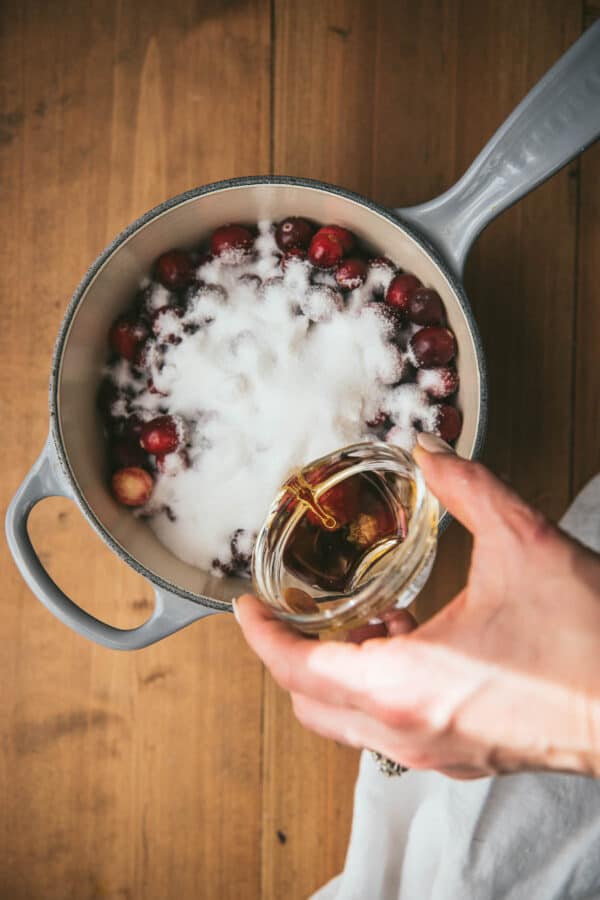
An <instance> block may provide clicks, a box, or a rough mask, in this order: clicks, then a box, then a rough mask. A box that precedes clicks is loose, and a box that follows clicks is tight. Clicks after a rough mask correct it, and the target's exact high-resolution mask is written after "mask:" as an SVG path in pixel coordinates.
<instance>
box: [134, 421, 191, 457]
mask: <svg viewBox="0 0 600 900" xmlns="http://www.w3.org/2000/svg"><path fill="white" fill-rule="evenodd" d="M180 442H181V426H180V425H179V423H178V422H177V421H176V419H174V418H173V416H157V418H156V419H152V420H151V421H150V422H145V423H144V425H143V426H142V433H141V435H140V444H141V445H142V447H143V448H144V450H146V451H147V452H148V453H154V454H155V455H156V456H164V454H165V453H172V452H173V451H174V450H177V449H178V447H179V445H180Z"/></svg>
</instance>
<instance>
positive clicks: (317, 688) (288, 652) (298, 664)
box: [235, 594, 367, 706]
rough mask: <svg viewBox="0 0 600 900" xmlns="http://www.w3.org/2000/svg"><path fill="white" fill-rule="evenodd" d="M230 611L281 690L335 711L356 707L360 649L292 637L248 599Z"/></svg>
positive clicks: (362, 684) (360, 692) (361, 685)
mask: <svg viewBox="0 0 600 900" xmlns="http://www.w3.org/2000/svg"><path fill="white" fill-rule="evenodd" d="M235 607H236V618H237V620H238V622H239V623H240V626H241V629H242V631H243V633H244V636H245V638H246V640H247V641H248V643H249V644H250V646H251V647H252V649H253V650H254V651H255V653H257V654H258V656H260V658H261V659H262V661H263V662H264V663H265V665H266V666H267V667H268V669H269V670H270V671H271V674H272V675H273V677H274V678H275V680H276V681H277V682H278V684H280V685H281V687H283V688H285V690H287V691H290V692H298V693H302V694H306V695H307V696H311V697H315V698H318V699H322V700H327V702H328V703H331V704H334V705H338V706H342V705H348V706H354V705H356V704H357V703H358V699H359V698H361V697H362V695H363V693H364V689H365V683H366V681H367V680H366V678H365V671H364V669H365V665H364V657H363V656H361V648H360V646H357V645H355V644H352V643H350V644H345V643H338V642H337V641H328V642H323V643H321V642H319V641H315V640H311V639H310V638H307V637H303V636H302V635H299V634H296V633H295V632H293V631H291V630H290V629H289V628H287V626H286V625H284V624H283V623H282V622H280V621H279V620H278V619H275V618H274V617H273V614H272V613H271V611H270V610H268V609H267V608H266V607H265V606H264V605H263V604H262V603H261V602H260V601H259V600H257V599H256V597H252V596H250V595H249V594H245V595H244V596H243V597H240V598H239V600H237V601H236V603H235Z"/></svg>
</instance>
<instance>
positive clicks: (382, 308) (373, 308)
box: [360, 300, 403, 341]
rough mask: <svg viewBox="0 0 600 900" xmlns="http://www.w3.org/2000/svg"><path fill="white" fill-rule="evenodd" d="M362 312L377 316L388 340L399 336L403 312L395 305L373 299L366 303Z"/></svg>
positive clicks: (365, 314)
mask: <svg viewBox="0 0 600 900" xmlns="http://www.w3.org/2000/svg"><path fill="white" fill-rule="evenodd" d="M360 314H361V316H364V317H370V316H373V317H375V318H376V319H377V320H378V322H379V323H380V325H381V327H382V328H383V330H384V334H385V337H386V338H387V339H388V340H390V341H393V340H394V339H395V338H396V337H398V332H399V331H400V330H401V328H402V325H403V321H402V316H401V314H400V313H399V312H398V310H397V309H396V308H395V307H394V306H388V305H387V303H381V302H380V301H378V300H371V301H370V302H369V303H365V305H364V306H363V308H362V310H361V312H360Z"/></svg>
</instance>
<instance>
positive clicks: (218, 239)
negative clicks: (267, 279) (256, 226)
mask: <svg viewBox="0 0 600 900" xmlns="http://www.w3.org/2000/svg"><path fill="white" fill-rule="evenodd" d="M253 246H254V235H253V234H252V232H251V231H249V230H248V229H247V228H244V226H243V225H222V226H221V227H220V228H217V229H216V231H213V234H212V237H211V239H210V249H211V252H212V253H213V254H214V255H215V256H221V257H223V258H224V259H225V260H226V261H227V260H228V258H229V259H231V261H232V262H237V260H238V259H242V258H243V257H244V256H247V255H248V254H249V253H250V252H251V250H252V248H253Z"/></svg>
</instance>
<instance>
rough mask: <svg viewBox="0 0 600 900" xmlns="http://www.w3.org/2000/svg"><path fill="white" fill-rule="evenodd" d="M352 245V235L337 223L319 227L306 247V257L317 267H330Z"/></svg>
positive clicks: (349, 249)
mask: <svg viewBox="0 0 600 900" xmlns="http://www.w3.org/2000/svg"><path fill="white" fill-rule="evenodd" d="M353 246H354V235H353V234H352V232H350V231H348V230H347V229H346V228H340V226H339V225H325V226H324V227H323V228H319V230H318V231H317V233H316V234H315V236H314V237H313V239H312V241H311V242H310V247H309V248H308V258H309V260H310V262H311V263H312V264H313V266H317V268H319V269H332V268H333V267H334V266H336V265H337V264H338V263H339V262H340V260H341V259H343V257H344V256H346V255H347V254H348V253H350V251H351V250H352V247H353Z"/></svg>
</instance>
